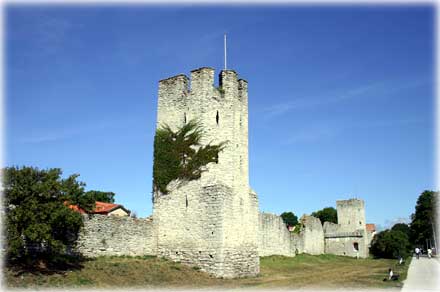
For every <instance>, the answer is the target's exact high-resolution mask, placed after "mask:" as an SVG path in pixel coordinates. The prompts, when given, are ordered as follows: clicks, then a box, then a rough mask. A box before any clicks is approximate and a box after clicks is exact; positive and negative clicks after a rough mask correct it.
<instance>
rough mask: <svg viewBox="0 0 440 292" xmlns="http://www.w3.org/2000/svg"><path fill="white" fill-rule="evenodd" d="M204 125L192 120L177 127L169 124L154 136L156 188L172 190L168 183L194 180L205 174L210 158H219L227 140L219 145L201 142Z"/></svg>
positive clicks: (165, 191)
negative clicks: (173, 127) (175, 128)
mask: <svg viewBox="0 0 440 292" xmlns="http://www.w3.org/2000/svg"><path fill="white" fill-rule="evenodd" d="M202 136H203V129H202V127H201V126H200V124H199V123H198V122H197V121H195V120H191V121H189V122H188V123H187V124H185V125H184V126H182V127H181V128H179V129H178V130H177V131H173V130H172V129H171V128H170V127H169V126H168V125H165V126H163V127H161V128H159V129H157V131H156V135H155V137H154V163H153V186H154V191H160V192H161V193H163V194H166V193H168V190H167V185H168V184H169V183H170V182H171V181H172V180H175V179H181V180H194V179H198V178H200V176H201V173H202V172H203V171H204V170H205V168H204V166H206V165H207V164H208V163H210V162H217V161H218V153H219V152H220V151H222V150H223V148H224V145H225V142H222V143H219V144H217V145H211V144H208V145H205V146H203V145H202V144H201V139H202Z"/></svg>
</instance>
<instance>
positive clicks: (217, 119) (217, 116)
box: [215, 111, 220, 126]
mask: <svg viewBox="0 0 440 292" xmlns="http://www.w3.org/2000/svg"><path fill="white" fill-rule="evenodd" d="M219 119H220V117H219V115H218V111H217V114H216V115H215V121H216V122H217V126H218V121H219Z"/></svg>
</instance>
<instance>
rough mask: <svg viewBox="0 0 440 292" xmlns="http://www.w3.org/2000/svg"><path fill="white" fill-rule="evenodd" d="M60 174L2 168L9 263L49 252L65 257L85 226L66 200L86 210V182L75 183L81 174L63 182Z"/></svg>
mask: <svg viewBox="0 0 440 292" xmlns="http://www.w3.org/2000/svg"><path fill="white" fill-rule="evenodd" d="M61 173H62V172H61V170H60V169H58V168H52V169H47V170H40V169H38V168H33V167H22V168H17V167H7V168H4V169H3V187H4V200H3V205H4V206H3V208H4V210H5V219H6V220H5V221H6V224H5V226H6V239H7V244H6V254H7V257H8V259H9V260H13V261H14V260H20V259H23V258H27V259H29V258H38V257H39V255H42V254H47V253H50V254H51V255H54V254H62V253H63V252H64V251H65V249H66V247H67V246H68V245H73V243H74V242H75V240H76V237H77V234H78V231H79V229H80V227H81V226H82V224H83V223H82V218H81V215H80V214H79V213H76V212H74V211H72V210H71V209H69V208H68V207H67V206H66V204H65V201H69V202H74V203H79V204H81V205H82V207H86V208H87V200H84V199H83V186H84V183H82V182H78V181H77V180H76V178H77V177H78V175H71V176H69V177H68V178H66V179H62V178H61ZM84 203H86V204H84ZM51 258H54V257H52V256H51V257H49V259H51Z"/></svg>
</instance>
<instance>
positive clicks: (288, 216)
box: [281, 212, 298, 226]
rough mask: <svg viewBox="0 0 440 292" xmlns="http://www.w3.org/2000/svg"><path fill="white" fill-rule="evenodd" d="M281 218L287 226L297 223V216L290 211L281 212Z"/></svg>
mask: <svg viewBox="0 0 440 292" xmlns="http://www.w3.org/2000/svg"><path fill="white" fill-rule="evenodd" d="M281 218H283V221H284V223H285V224H286V225H287V226H295V225H297V224H298V217H297V216H296V215H295V214H293V213H292V212H284V213H282V214H281Z"/></svg>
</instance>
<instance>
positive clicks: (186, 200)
mask: <svg viewBox="0 0 440 292" xmlns="http://www.w3.org/2000/svg"><path fill="white" fill-rule="evenodd" d="M185 205H186V207H187V208H188V196H186V195H185Z"/></svg>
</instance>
